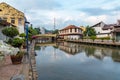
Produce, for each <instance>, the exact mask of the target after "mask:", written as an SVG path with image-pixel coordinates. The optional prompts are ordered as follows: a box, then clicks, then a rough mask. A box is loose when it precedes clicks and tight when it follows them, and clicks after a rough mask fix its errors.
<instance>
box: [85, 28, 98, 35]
mask: <svg viewBox="0 0 120 80" xmlns="http://www.w3.org/2000/svg"><path fill="white" fill-rule="evenodd" d="M84 36H96V31H95V30H94V29H93V28H92V27H89V26H87V27H86V30H85V31H84Z"/></svg>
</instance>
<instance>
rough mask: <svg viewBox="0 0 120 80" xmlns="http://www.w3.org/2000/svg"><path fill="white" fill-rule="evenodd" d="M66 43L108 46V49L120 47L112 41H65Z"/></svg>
mask: <svg viewBox="0 0 120 80" xmlns="http://www.w3.org/2000/svg"><path fill="white" fill-rule="evenodd" d="M66 41H68V42H75V43H82V44H90V45H98V46H108V47H117V48H118V47H120V42H112V41H107V40H106V41H99V40H96V41H93V40H66Z"/></svg>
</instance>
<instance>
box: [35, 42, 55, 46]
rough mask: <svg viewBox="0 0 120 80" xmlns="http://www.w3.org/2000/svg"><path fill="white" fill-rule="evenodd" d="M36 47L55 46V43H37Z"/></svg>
mask: <svg viewBox="0 0 120 80" xmlns="http://www.w3.org/2000/svg"><path fill="white" fill-rule="evenodd" d="M36 46H57V44H56V43H38V44H36Z"/></svg>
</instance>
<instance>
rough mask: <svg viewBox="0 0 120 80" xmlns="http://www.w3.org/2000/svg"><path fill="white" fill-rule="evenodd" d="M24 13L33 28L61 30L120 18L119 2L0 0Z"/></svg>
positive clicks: (95, 0) (109, 21)
mask: <svg viewBox="0 0 120 80" xmlns="http://www.w3.org/2000/svg"><path fill="white" fill-rule="evenodd" d="M2 1H4V2H6V3H8V4H10V5H11V6H13V7H15V8H16V9H18V10H20V11H22V12H24V13H25V15H26V17H27V19H28V21H30V22H31V23H32V24H33V26H35V27H36V26H42V27H45V28H47V29H53V25H54V23H53V19H54V17H55V18H56V28H57V29H61V28H64V27H65V26H68V25H70V24H74V25H76V26H80V25H83V26H86V25H92V24H96V23H97V22H99V21H105V22H108V23H111V22H115V21H116V19H117V18H119V17H120V16H119V15H118V14H119V13H120V6H119V0H112V1H110V0H94V1H91V0H84V1H83V0H69V1H68V0H1V1H0V2H2Z"/></svg>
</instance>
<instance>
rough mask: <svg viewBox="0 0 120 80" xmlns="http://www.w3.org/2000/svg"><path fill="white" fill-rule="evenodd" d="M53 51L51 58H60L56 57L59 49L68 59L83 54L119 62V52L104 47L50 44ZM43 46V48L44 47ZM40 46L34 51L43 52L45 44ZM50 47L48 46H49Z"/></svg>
mask: <svg viewBox="0 0 120 80" xmlns="http://www.w3.org/2000/svg"><path fill="white" fill-rule="evenodd" d="M50 44H51V45H52V46H53V45H54V46H53V48H54V50H53V51H52V53H53V55H52V56H53V57H54V58H57V57H60V55H58V56H57V54H56V53H57V50H56V49H60V50H62V51H64V52H65V53H67V54H69V55H67V54H66V56H67V57H69V56H70V55H76V54H80V53H83V52H84V53H85V54H86V56H87V57H94V58H96V59H99V60H103V59H104V58H105V57H111V58H112V59H113V61H116V62H120V51H119V50H118V49H111V48H105V47H97V46H91V45H83V44H77V43H70V42H60V43H56V44H55V43H53V44H52V43H50ZM44 45H45V46H44ZM44 45H42V46H36V47H35V49H36V50H42V51H44V50H45V48H46V47H47V46H46V44H44ZM49 46H50V45H49Z"/></svg>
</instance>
